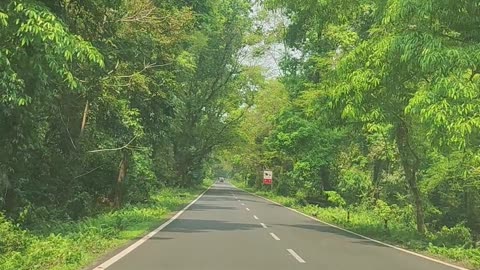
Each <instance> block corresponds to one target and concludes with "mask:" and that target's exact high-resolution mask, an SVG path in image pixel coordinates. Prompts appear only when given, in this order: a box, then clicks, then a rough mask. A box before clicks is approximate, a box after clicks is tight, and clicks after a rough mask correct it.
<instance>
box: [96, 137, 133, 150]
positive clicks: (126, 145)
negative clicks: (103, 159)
mask: <svg viewBox="0 0 480 270" xmlns="http://www.w3.org/2000/svg"><path fill="white" fill-rule="evenodd" d="M136 138H137V136H134V137H133V139H131V140H130V141H129V142H128V143H127V144H125V145H124V146H122V147H118V148H110V149H98V150H91V151H88V153H99V152H107V151H119V150H122V149H125V148H127V147H128V146H129V145H130V144H131V143H132V142H133V141H134V140H135V139H136Z"/></svg>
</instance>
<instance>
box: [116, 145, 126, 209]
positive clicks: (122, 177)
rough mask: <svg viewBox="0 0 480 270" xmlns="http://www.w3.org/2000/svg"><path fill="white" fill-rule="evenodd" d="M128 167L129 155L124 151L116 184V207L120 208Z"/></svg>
mask: <svg viewBox="0 0 480 270" xmlns="http://www.w3.org/2000/svg"><path fill="white" fill-rule="evenodd" d="M127 169H128V156H127V153H125V152H123V157H122V161H120V165H119V170H118V177H117V183H116V185H115V207H116V208H120V206H121V205H122V197H123V196H122V193H123V188H122V187H123V182H124V180H125V177H126V176H127Z"/></svg>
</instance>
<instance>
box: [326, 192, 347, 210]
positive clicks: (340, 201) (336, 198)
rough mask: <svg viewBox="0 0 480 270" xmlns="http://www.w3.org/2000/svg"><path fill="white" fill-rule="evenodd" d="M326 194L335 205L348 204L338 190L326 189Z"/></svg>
mask: <svg viewBox="0 0 480 270" xmlns="http://www.w3.org/2000/svg"><path fill="white" fill-rule="evenodd" d="M325 194H326V195H327V200H328V202H329V203H331V204H332V205H333V206H335V207H343V206H345V205H346V204H347V203H346V202H345V200H344V199H343V198H342V196H340V194H338V193H337V192H336V191H325Z"/></svg>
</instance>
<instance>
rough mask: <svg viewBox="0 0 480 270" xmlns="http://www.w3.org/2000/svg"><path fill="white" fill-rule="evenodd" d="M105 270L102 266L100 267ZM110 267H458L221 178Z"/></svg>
mask: <svg viewBox="0 0 480 270" xmlns="http://www.w3.org/2000/svg"><path fill="white" fill-rule="evenodd" d="M97 269H98V268H97ZM108 269H109V270H150V269H152V270H154V269H155V270H162V269H168V270H170V269H171V270H186V269H205V270H229V269H231V270H234V269H239V270H240V269H241V270H256V269H258V270H283V269H289V270H290V269H311V270H313V269H315V270H352V269H355V270H413V269H417V270H452V269H454V268H452V267H449V266H446V265H442V264H439V263H436V262H433V261H429V260H426V259H424V258H420V257H417V256H414V255H411V254H407V253H405V252H402V251H399V250H396V249H393V248H390V247H386V246H384V245H381V244H377V243H375V242H372V241H369V240H366V239H363V238H361V237H358V236H355V235H352V234H349V233H347V232H343V231H341V230H338V229H335V228H333V227H330V226H328V225H324V224H322V223H319V222H317V221H315V220H312V219H309V218H307V217H305V216H302V215H300V214H298V213H295V212H293V211H291V210H289V209H287V208H284V207H281V206H278V205H276V204H273V203H271V202H269V201H266V200H263V199H261V198H258V197H256V196H253V195H250V194H248V193H245V192H243V191H241V190H238V189H236V188H234V187H233V186H231V185H230V184H228V183H218V184H215V185H214V186H213V187H212V188H211V189H210V190H209V191H207V192H206V193H205V194H204V195H203V196H202V197H201V198H200V199H199V200H198V201H197V202H196V203H194V204H193V205H192V206H191V207H190V208H189V209H188V210H187V211H185V212H184V213H183V214H182V215H181V216H180V217H178V218H177V219H176V220H174V221H173V222H172V223H170V224H169V225H168V226H166V227H165V228H164V229H163V230H162V231H160V232H158V233H157V234H155V235H154V236H153V237H152V238H150V239H149V240H147V241H146V242H145V243H143V244H142V245H140V246H138V247H137V248H136V249H134V250H133V251H132V252H130V253H128V254H127V255H126V256H124V257H122V258H121V259H120V260H118V261H116V262H115V263H114V264H113V265H111V266H110V267H108Z"/></svg>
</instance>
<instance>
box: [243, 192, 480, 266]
mask: <svg viewBox="0 0 480 270" xmlns="http://www.w3.org/2000/svg"><path fill="white" fill-rule="evenodd" d="M235 185H236V186H237V187H239V188H242V189H244V190H246V191H249V192H252V193H255V194H257V195H260V196H263V197H266V198H269V199H271V200H273V201H275V202H277V203H280V204H282V205H284V206H287V207H291V208H293V209H296V210H298V211H300V212H302V213H305V214H307V215H310V216H314V217H317V218H318V219H320V220H322V221H325V222H328V223H331V224H335V225H338V226H340V227H343V228H345V229H348V230H351V231H353V232H356V233H359V234H362V235H365V236H368V237H371V238H374V239H377V240H381V241H384V242H386V243H389V244H394V245H397V246H401V247H404V248H407V249H410V250H414V251H417V252H421V253H426V254H427V255H430V256H434V257H438V258H443V259H447V260H450V261H454V262H457V263H460V264H463V265H465V266H467V267H471V268H473V269H476V270H478V269H480V249H479V248H478V247H477V248H475V247H474V246H473V245H474V243H471V241H470V240H469V239H470V238H471V237H470V234H469V231H468V229H467V228H465V227H463V226H460V225H457V226H455V227H452V228H447V227H444V228H442V229H441V230H440V231H438V232H428V233H427V234H426V235H420V234H419V233H417V231H416V230H415V224H414V223H413V222H412V221H411V220H408V219H406V218H403V217H402V216H401V215H398V216H396V217H395V218H391V219H389V220H388V226H387V228H385V223H384V220H382V218H379V213H378V211H377V210H376V209H371V208H367V207H361V206H360V207H354V208H349V209H346V208H344V207H329V208H323V207H319V206H316V205H308V204H307V205H304V203H303V202H302V201H301V200H299V199H297V198H294V197H285V196H280V195H277V194H274V193H273V192H271V191H265V190H256V189H254V188H251V187H246V186H245V185H244V184H243V183H235Z"/></svg>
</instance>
